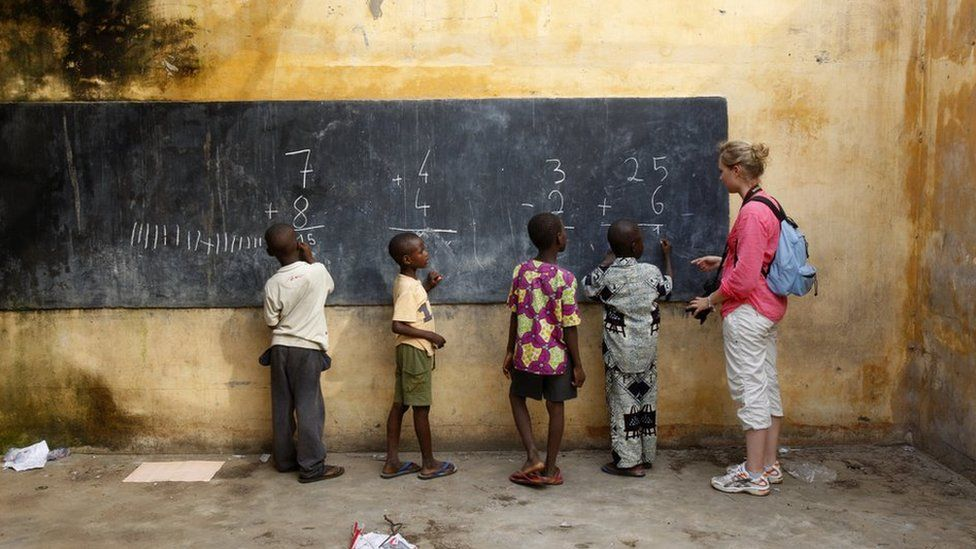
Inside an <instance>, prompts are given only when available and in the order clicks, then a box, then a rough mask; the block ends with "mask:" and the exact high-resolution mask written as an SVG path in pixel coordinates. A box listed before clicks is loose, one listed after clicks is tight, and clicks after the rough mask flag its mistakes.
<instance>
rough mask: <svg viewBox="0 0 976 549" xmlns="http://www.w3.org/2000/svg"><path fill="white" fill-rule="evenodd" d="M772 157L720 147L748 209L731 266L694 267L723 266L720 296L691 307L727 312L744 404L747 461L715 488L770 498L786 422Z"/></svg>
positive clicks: (763, 150) (699, 263)
mask: <svg viewBox="0 0 976 549" xmlns="http://www.w3.org/2000/svg"><path fill="white" fill-rule="evenodd" d="M768 156H769V148H768V147H766V145H764V144H762V143H757V144H752V143H749V142H746V141H728V142H725V143H722V144H721V145H720V146H719V162H718V169H719V172H720V176H719V178H720V179H721V180H722V183H723V184H724V185H725V188H726V189H728V191H729V194H738V195H739V196H741V197H742V207H741V208H740V210H739V214H738V216H737V217H736V220H735V224H734V225H733V226H732V230H731V231H730V232H729V237H728V240H727V241H726V251H725V259H724V261H723V260H722V258H720V257H717V256H705V257H699V258H698V259H695V260H693V261H692V264H693V265H695V266H696V267H698V268H699V269H700V270H702V271H714V270H715V269H718V268H719V267H720V266H721V269H722V271H721V274H720V285H719V288H718V289H717V290H715V291H714V292H712V293H711V294H710V295H708V296H705V297H698V298H695V299H693V300H692V301H691V302H690V303H689V305H688V310H689V311H690V312H692V314H698V313H700V312H704V311H705V310H707V309H712V308H715V307H719V308H720V311H721V313H722V335H723V340H724V345H725V363H726V366H725V368H726V375H727V376H728V382H729V390H730V392H731V393H732V398H733V400H735V401H736V402H737V403H738V404H739V410H738V414H737V415H738V418H739V422H740V423H741V424H742V428H743V430H744V431H745V437H746V461H745V462H744V463H740V464H738V465H734V466H731V467H729V469H728V470H727V471H726V474H725V475H721V476H717V477H714V478H712V487H713V488H715V489H716V490H720V491H722V492H728V493H746V494H751V495H754V496H765V495H767V494H769V487H770V484H777V483H780V482H782V481H783V471H782V469H781V467H780V465H779V462H778V461H777V460H776V448H777V445H778V442H779V432H780V427H781V426H782V421H783V404H782V402H781V400H780V392H779V380H778V377H777V374H776V328H777V325H778V323H779V321H780V320H781V319H782V318H783V316H784V315H785V314H786V298H785V297H781V296H778V295H776V294H774V293H773V292H772V291H770V289H769V286H768V285H767V284H766V277H765V274H766V271H767V269H768V268H769V264H770V262H771V261H772V259H773V256H774V255H775V253H776V246H777V243H778V241H779V233H780V222H779V220H778V219H777V217H776V214H775V213H773V210H772V209H771V207H769V206H768V205H766V204H764V203H763V201H764V200H765V201H773V200H774V199H773V198H772V197H771V196H769V195H768V194H767V193H766V192H765V191H764V190H763V189H762V187H761V183H762V181H761V177H762V174H763V172H764V171H765V168H766V159H767V157H768ZM757 199H758V200H757ZM774 203H775V204H776V206H777V207H778V206H779V204H778V202H774Z"/></svg>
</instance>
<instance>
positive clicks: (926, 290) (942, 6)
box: [905, 0, 976, 478]
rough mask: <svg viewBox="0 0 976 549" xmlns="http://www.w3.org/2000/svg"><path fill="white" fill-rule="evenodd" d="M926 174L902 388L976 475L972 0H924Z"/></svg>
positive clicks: (939, 442)
mask: <svg viewBox="0 0 976 549" xmlns="http://www.w3.org/2000/svg"><path fill="white" fill-rule="evenodd" d="M926 8H927V9H926V11H927V13H926V21H927V24H926V33H925V34H926V37H927V38H926V48H925V50H926V57H925V59H926V63H925V72H924V82H925V100H924V103H923V107H924V111H923V117H924V127H925V130H924V145H923V146H924V150H925V152H926V153H927V154H925V155H924V163H921V164H920V166H921V167H923V168H924V170H925V177H924V179H923V180H921V181H920V182H919V183H920V184H919V185H918V186H917V188H916V190H915V193H914V194H915V195H916V198H915V200H916V201H917V203H918V206H917V208H918V226H917V252H916V255H917V274H918V276H917V280H916V281H914V282H915V283H916V284H917V298H916V302H917V313H916V320H915V325H914V329H913V344H914V347H915V352H914V353H913V354H912V359H911V361H910V366H909V370H908V377H907V380H908V381H907V383H906V391H905V397H906V402H907V413H908V420H909V421H910V422H912V423H913V424H914V427H915V430H914V433H913V435H914V436H915V438H916V439H917V441H918V443H919V444H920V445H921V446H922V447H923V448H925V449H926V450H927V451H929V452H931V453H932V454H933V455H935V456H936V457H937V458H939V459H940V460H942V461H944V462H946V463H948V464H949V465H951V466H953V467H954V468H956V469H958V470H960V471H962V472H964V473H965V474H967V475H968V476H969V477H970V478H976V302H974V299H973V296H976V222H974V217H973V212H974V211H976V129H974V127H973V126H974V124H976V1H973V0H966V1H947V0H929V1H928V2H927V3H926Z"/></svg>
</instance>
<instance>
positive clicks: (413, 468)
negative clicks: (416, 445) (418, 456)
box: [380, 461, 420, 479]
mask: <svg viewBox="0 0 976 549" xmlns="http://www.w3.org/2000/svg"><path fill="white" fill-rule="evenodd" d="M418 472H420V466H419V465H417V464H416V463H414V462H412V461H406V462H404V463H403V465H401V466H400V468H399V469H397V471H396V472H395V473H383V472H381V473H380V478H387V479H389V478H397V477H402V476H403V475H412V474H414V473H418Z"/></svg>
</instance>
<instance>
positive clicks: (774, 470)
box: [725, 460, 783, 484]
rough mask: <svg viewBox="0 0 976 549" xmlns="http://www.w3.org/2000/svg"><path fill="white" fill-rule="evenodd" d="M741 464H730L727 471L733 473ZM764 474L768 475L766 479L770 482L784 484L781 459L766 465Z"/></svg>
mask: <svg viewBox="0 0 976 549" xmlns="http://www.w3.org/2000/svg"><path fill="white" fill-rule="evenodd" d="M738 467H739V465H729V466H728V467H727V468H726V469H725V472H726V473H731V472H732V471H735V470H736V469H737V468H738ZM763 474H764V475H766V480H768V481H769V483H770V484H782V483H783V466H782V465H780V464H779V460H776V462H775V463H773V464H772V465H770V466H768V467H765V468H764V469H763Z"/></svg>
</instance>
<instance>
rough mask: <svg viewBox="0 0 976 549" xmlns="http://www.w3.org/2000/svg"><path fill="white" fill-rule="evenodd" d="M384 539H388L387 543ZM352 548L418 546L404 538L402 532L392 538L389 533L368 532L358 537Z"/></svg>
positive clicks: (402, 547)
mask: <svg viewBox="0 0 976 549" xmlns="http://www.w3.org/2000/svg"><path fill="white" fill-rule="evenodd" d="M384 540H387V541H386V543H383V541H384ZM352 549H417V546H416V545H414V544H412V543H410V542H409V541H407V540H405V539H403V536H401V535H400V534H396V535H394V536H393V537H392V538H391V537H390V535H389V534H377V533H376V532H366V533H364V534H360V535H359V537H357V538H356V541H355V544H354V545H353V546H352Z"/></svg>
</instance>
